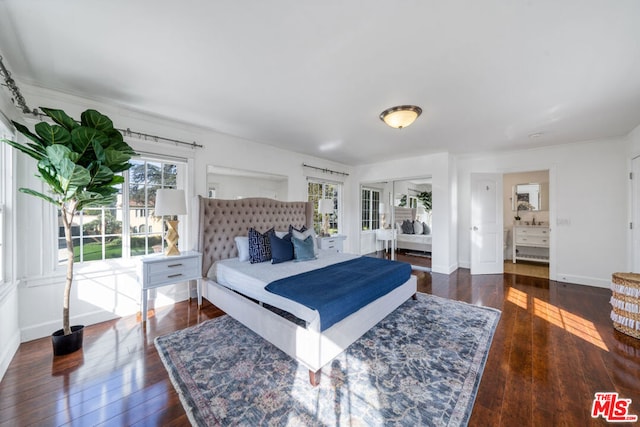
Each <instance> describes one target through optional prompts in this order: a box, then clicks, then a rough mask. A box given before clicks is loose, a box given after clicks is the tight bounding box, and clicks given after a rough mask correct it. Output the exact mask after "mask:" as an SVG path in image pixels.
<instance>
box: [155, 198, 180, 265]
mask: <svg viewBox="0 0 640 427" xmlns="http://www.w3.org/2000/svg"><path fill="white" fill-rule="evenodd" d="M155 213H156V216H165V215H169V216H171V217H172V218H173V217H175V218H176V219H175V220H174V219H168V220H167V221H166V222H167V235H166V236H165V240H166V241H167V250H166V251H165V255H169V256H172V255H180V251H179V250H178V238H179V237H180V236H179V235H178V219H177V218H178V217H177V216H178V215H184V214H186V213H187V204H186V202H185V198H184V190H175V189H170V188H163V189H160V190H158V191H157V192H156V207H155Z"/></svg>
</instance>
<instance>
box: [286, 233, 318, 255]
mask: <svg viewBox="0 0 640 427" xmlns="http://www.w3.org/2000/svg"><path fill="white" fill-rule="evenodd" d="M291 233H292V236H293V237H295V238H296V239H298V240H302V241H303V242H304V240H305V239H306V238H307V237H309V236H311V237H313V253H314V254H315V256H318V242H317V240H316V232H315V230H313V229H312V228H310V229H308V230H306V231H303V232H302V233H301V232H299V231H298V230H291Z"/></svg>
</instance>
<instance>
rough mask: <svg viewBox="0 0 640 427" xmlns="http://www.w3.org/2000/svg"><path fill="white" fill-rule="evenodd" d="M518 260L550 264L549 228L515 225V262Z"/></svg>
mask: <svg viewBox="0 0 640 427" xmlns="http://www.w3.org/2000/svg"><path fill="white" fill-rule="evenodd" d="M517 260H523V261H536V262H544V263H549V227H546V226H541V225H515V226H514V227H513V262H514V264H515V263H516V262H517Z"/></svg>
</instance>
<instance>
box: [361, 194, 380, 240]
mask: <svg viewBox="0 0 640 427" xmlns="http://www.w3.org/2000/svg"><path fill="white" fill-rule="evenodd" d="M378 228H380V190H375V189H373V188H363V189H362V231H366V230H376V229H378Z"/></svg>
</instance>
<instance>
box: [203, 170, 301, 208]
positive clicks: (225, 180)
mask: <svg viewBox="0 0 640 427" xmlns="http://www.w3.org/2000/svg"><path fill="white" fill-rule="evenodd" d="M288 188H289V181H288V177H286V176H284V175H276V174H270V173H263V172H256V171H248V170H243V169H234V168H228V167H223V166H214V165H208V166H207V197H209V198H216V199H244V198H247V197H268V198H270V199H276V200H288Z"/></svg>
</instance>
